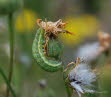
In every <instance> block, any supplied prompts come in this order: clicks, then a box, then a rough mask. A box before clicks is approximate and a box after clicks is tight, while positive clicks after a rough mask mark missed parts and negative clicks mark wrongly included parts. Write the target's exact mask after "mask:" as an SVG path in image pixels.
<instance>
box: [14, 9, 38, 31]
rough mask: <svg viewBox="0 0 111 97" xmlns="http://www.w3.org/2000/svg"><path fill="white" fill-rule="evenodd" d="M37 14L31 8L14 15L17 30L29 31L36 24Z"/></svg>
mask: <svg viewBox="0 0 111 97" xmlns="http://www.w3.org/2000/svg"><path fill="white" fill-rule="evenodd" d="M36 19H37V15H36V14H35V12H33V11H32V10H27V9H25V10H23V11H22V12H21V13H19V14H18V15H17V17H16V22H15V27H16V30H17V31H18V32H30V31H31V30H33V29H34V27H35V26H36Z"/></svg>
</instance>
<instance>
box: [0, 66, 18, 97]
mask: <svg viewBox="0 0 111 97" xmlns="http://www.w3.org/2000/svg"><path fill="white" fill-rule="evenodd" d="M0 74H1V75H2V77H3V78H4V80H5V83H6V84H7V86H8V89H9V90H10V91H11V93H12V96H13V97H17V96H16V94H15V92H14V90H13V89H12V87H11V85H10V83H9V81H8V79H7V77H6V75H5V74H4V72H3V70H2V69H1V68H0Z"/></svg>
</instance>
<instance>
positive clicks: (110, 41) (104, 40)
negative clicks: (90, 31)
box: [98, 32, 111, 52]
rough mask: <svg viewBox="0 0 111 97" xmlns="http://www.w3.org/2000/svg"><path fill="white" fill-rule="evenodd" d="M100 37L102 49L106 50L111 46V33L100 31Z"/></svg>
mask: <svg viewBox="0 0 111 97" xmlns="http://www.w3.org/2000/svg"><path fill="white" fill-rule="evenodd" d="M98 38H99V42H100V51H102V52H103V51H105V50H107V49H109V48H110V47H111V35H109V34H108V33H104V32H99V33H98Z"/></svg>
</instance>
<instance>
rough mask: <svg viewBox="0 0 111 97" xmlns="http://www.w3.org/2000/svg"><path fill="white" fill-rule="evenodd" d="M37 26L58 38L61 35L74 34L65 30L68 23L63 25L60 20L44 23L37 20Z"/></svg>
mask: <svg viewBox="0 0 111 97" xmlns="http://www.w3.org/2000/svg"><path fill="white" fill-rule="evenodd" d="M37 24H38V25H39V26H40V27H41V28H43V29H44V30H45V32H46V34H48V35H50V34H53V35H55V36H57V35H58V34H59V33H69V34H72V33H71V32H69V31H67V30H64V27H65V25H66V23H63V22H62V20H61V19H59V20H58V21H56V22H51V21H49V22H47V21H45V22H44V21H42V19H37Z"/></svg>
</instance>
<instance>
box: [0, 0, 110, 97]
mask: <svg viewBox="0 0 111 97" xmlns="http://www.w3.org/2000/svg"><path fill="white" fill-rule="evenodd" d="M1 1H4V0H0V2H1ZM18 1H19V0H18ZM9 9H10V7H9ZM110 9H111V0H24V1H23V3H22V7H21V8H19V10H17V11H15V12H14V25H13V27H14V29H15V47H14V52H15V54H14V72H13V80H12V84H13V85H12V86H13V88H14V90H15V91H16V93H17V95H18V97H67V93H66V90H65V86H64V82H63V79H62V72H61V71H58V72H56V73H48V72H45V71H44V70H42V69H41V68H40V67H39V66H38V65H37V64H36V62H35V60H34V59H33V56H32V42H33V39H34V36H35V34H36V30H37V28H38V26H37V24H36V19H43V20H45V19H47V20H49V21H57V20H58V19H62V20H63V21H64V22H67V23H68V24H67V25H66V28H65V29H67V30H68V31H71V32H73V33H75V35H74V36H71V35H66V34H61V35H60V40H61V42H62V43H63V44H64V45H65V50H64V55H63V58H62V59H63V62H64V63H65V64H67V63H69V62H71V61H74V58H75V52H76V50H77V49H78V47H79V46H80V45H82V44H84V43H87V42H89V43H90V42H93V41H95V40H97V32H98V31H100V30H102V31H105V32H111V27H110V25H111V11H110ZM2 11H5V10H2ZM9 51H10V47H9V31H8V22H7V15H2V14H1V15H0V66H1V67H2V69H3V70H4V71H5V73H6V74H7V75H8V70H9V57H10V52H9ZM108 67H111V64H110V65H106V67H104V69H103V72H104V73H103V76H102V77H103V78H101V80H100V82H101V84H102V85H101V87H102V90H105V91H107V92H108V93H107V94H104V96H103V95H102V94H100V97H111V87H110V86H111V75H110V70H111V68H108ZM107 68H108V69H107ZM108 70H109V72H108ZM106 71H107V72H106ZM42 80H45V81H46V89H42V88H43V87H41V86H40V81H42ZM46 90H47V92H46ZM5 91H6V84H5V82H4V80H3V78H2V77H1V76H0V97H4V95H5ZM41 93H42V94H44V93H46V94H45V96H43V95H42V94H41ZM39 94H40V95H39ZM49 95H50V96H49ZM75 97H77V96H75Z"/></svg>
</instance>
